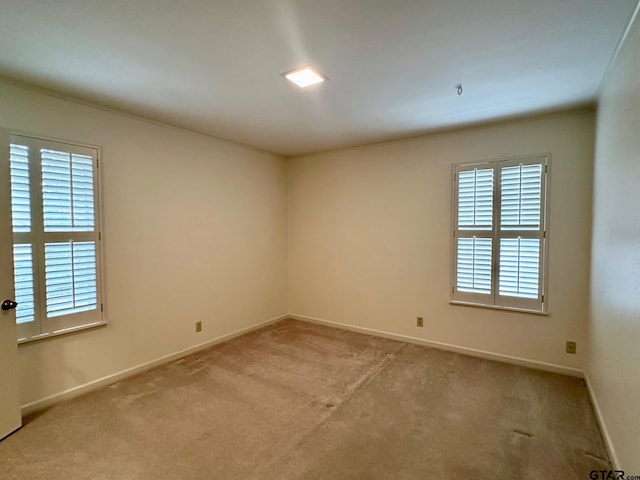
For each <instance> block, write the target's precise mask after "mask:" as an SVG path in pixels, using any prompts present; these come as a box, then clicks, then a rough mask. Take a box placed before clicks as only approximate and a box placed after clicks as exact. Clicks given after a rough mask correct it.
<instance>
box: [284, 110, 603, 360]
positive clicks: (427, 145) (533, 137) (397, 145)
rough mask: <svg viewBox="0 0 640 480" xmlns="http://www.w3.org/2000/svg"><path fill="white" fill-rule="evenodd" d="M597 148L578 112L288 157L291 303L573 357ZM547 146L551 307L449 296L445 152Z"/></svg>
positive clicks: (589, 116)
mask: <svg viewBox="0 0 640 480" xmlns="http://www.w3.org/2000/svg"><path fill="white" fill-rule="evenodd" d="M593 146H594V114H593V112H592V111H591V110H576V111H570V112H564V113H557V114H552V115H545V116H539V117H532V118H528V119H524V120H518V121H512V122H505V123H499V124H493V125H487V126H482V127H477V128H471V129H465V130H458V131H452V132H448V133H441V134H435V135H430V136H425V137H421V138H416V139H410V140H404V141H398V142H392V143H385V144H379V145H373V146H367V147H360V148H353V149H347V150H340V151H335V152H330V153H325V154H319V155H314V156H308V157H301V158H296V159H292V160H290V161H289V167H288V184H289V187H288V188H289V312H290V313H292V314H295V315H300V316H304V317H314V318H317V319H320V320H325V321H331V322H337V323H342V324H346V325H350V326H353V327H361V328H369V329H374V330H379V331H383V332H389V333H393V334H398V335H406V336H411V337H416V338H419V339H423V340H429V341H436V342H443V343H447V344H452V345H455V346H461V347H467V348H472V349H476V350H482V351H488V352H493V353H497V354H501V355H509V356H515V357H520V358H525V359H529V360H534V361H538V362H546V363H551V364H556V365H562V366H566V367H573V368H582V367H583V364H584V353H585V350H586V343H587V339H586V323H587V311H588V301H587V298H588V291H589V253H590V229H591V223H590V218H591V185H592V167H593ZM543 152H550V153H551V155H552V160H551V179H550V201H551V212H550V218H549V220H550V237H549V248H550V250H549V259H550V268H549V291H548V300H549V311H550V315H548V316H542V315H534V314H523V313H514V312H503V311H496V310H490V309H483V308H474V307H463V306H454V305H450V304H449V303H448V301H449V289H450V273H451V182H452V172H451V165H452V163H454V162H462V161H472V160H482V159H494V158H501V157H506V156H512V155H523V154H531V153H543ZM418 315H421V316H424V328H418V327H416V316H418ZM566 340H575V341H577V343H578V354H577V355H569V354H566V353H565V341H566Z"/></svg>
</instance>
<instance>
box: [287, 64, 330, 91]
mask: <svg viewBox="0 0 640 480" xmlns="http://www.w3.org/2000/svg"><path fill="white" fill-rule="evenodd" d="M282 76H283V77H284V78H286V79H287V80H289V81H291V82H293V83H295V84H296V85H298V86H299V87H300V88H305V87H309V86H311V85H316V84H318V83H322V82H324V81H325V80H328V78H327V77H325V76H324V75H322V74H321V73H320V72H318V71H317V70H316V69H315V68H313V67H300V68H296V69H295V70H291V71H290V72H285V73H283V74H282Z"/></svg>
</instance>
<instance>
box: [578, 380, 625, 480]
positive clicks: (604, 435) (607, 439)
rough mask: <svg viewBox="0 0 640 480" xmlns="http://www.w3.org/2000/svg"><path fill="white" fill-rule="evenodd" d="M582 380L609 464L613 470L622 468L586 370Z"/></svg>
mask: <svg viewBox="0 0 640 480" xmlns="http://www.w3.org/2000/svg"><path fill="white" fill-rule="evenodd" d="M584 381H585V383H586V384H587V391H588V392H589V397H590V398H591V404H592V405H593V410H594V411H595V412H596V418H597V419H598V424H599V425H600V431H601V432H602V438H603V439H604V445H605V447H607V452H608V453H609V458H610V459H611V466H612V467H613V469H614V470H622V468H621V467H620V462H619V461H618V456H617V455H616V451H615V449H614V448H613V442H612V441H611V436H610V435H609V430H607V425H606V424H605V423H604V417H603V416H602V410H600V406H599V405H598V400H597V399H596V392H594V391H593V386H592V385H591V380H590V379H589V374H588V373H587V372H585V374H584Z"/></svg>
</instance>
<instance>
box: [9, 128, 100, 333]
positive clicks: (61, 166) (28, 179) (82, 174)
mask: <svg viewBox="0 0 640 480" xmlns="http://www.w3.org/2000/svg"><path fill="white" fill-rule="evenodd" d="M10 162H11V193H12V214H13V232H14V235H13V236H14V277H15V278H14V280H15V284H16V301H17V302H18V308H17V310H16V314H17V318H18V334H19V338H20V339H23V340H28V339H30V338H39V337H41V336H47V335H51V334H56V333H58V332H62V331H65V330H69V329H77V328H81V327H85V326H90V325H94V324H100V323H102V314H101V310H102V309H101V300H100V281H99V280H100V268H99V267H100V264H99V259H100V255H99V236H100V234H99V231H98V229H97V225H98V217H97V213H98V210H97V198H98V195H97V185H98V184H97V181H96V178H97V150H96V149H93V148H89V147H81V146H77V145H69V144H63V143H59V142H52V141H44V140H38V139H33V138H29V137H18V136H15V137H12V145H11V155H10Z"/></svg>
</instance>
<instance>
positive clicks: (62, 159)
mask: <svg viewBox="0 0 640 480" xmlns="http://www.w3.org/2000/svg"><path fill="white" fill-rule="evenodd" d="M41 155H42V208H43V220H44V231H45V232H91V231H93V230H94V204H93V159H92V158H91V157H88V156H85V155H77V154H70V153H67V152H59V151H55V150H47V149H42V150H41Z"/></svg>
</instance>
